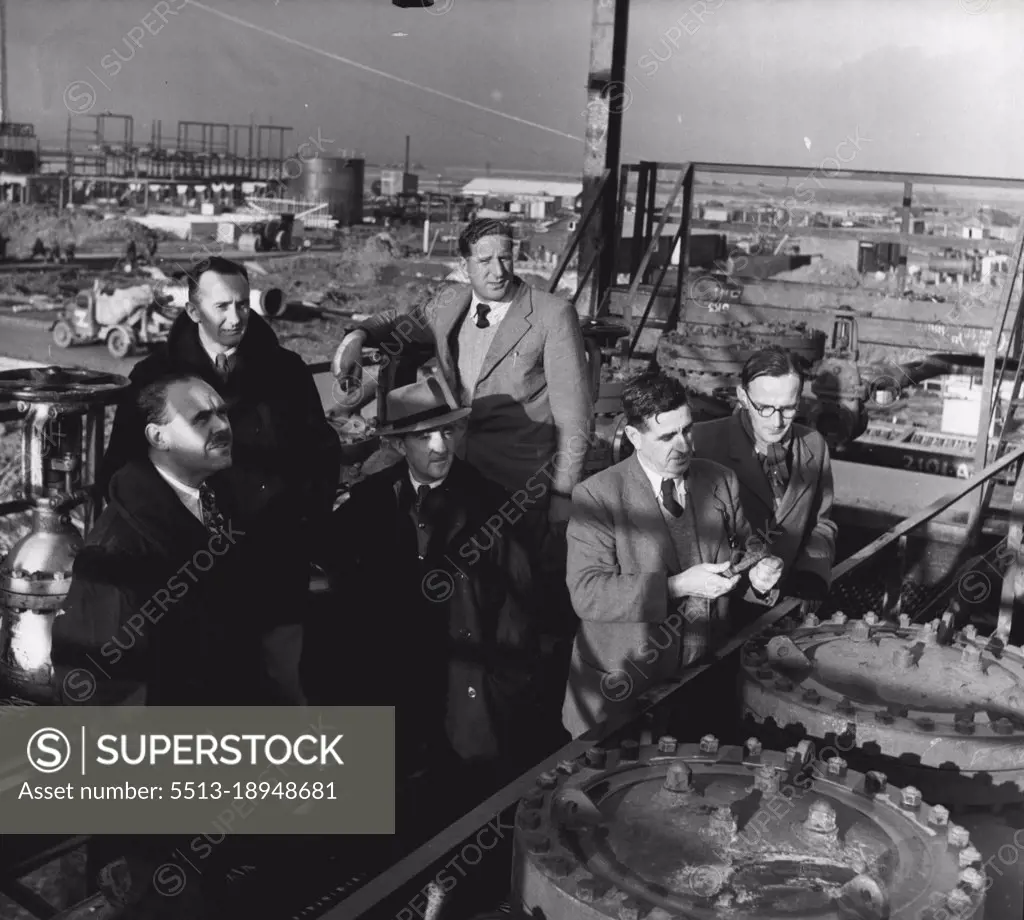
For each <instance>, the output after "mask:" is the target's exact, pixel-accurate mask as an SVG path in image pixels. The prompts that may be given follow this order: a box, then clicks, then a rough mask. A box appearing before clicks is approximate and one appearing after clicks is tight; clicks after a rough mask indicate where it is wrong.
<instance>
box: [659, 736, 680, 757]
mask: <svg viewBox="0 0 1024 920" xmlns="http://www.w3.org/2000/svg"><path fill="white" fill-rule="evenodd" d="M678 748H679V742H678V741H676V739H675V738H673V737H672V736H671V735H662V736H661V737H660V738H659V739H658V751H659V752H660V753H662V754H674V753H675V752H676V750H677V749H678Z"/></svg>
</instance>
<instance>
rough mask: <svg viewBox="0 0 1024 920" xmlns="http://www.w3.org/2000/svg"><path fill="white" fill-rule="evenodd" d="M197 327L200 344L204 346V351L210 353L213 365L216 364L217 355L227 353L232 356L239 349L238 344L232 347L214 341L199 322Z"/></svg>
mask: <svg viewBox="0 0 1024 920" xmlns="http://www.w3.org/2000/svg"><path fill="white" fill-rule="evenodd" d="M196 329H197V330H198V331H199V344H200V345H202V346H203V351H205V352H206V354H207V355H209V358H210V363H211V364H212V365H214V366H216V364H217V355H227V357H229V358H230V357H231V356H232V355H233V354H234V353H235V352H236V351H238V346H237V345H235V346H234V347H232V348H227V347H225V346H224V345H221V344H220V343H219V342H215V341H213V339H211V338H210V337H209V336H208V335H207V334H206V330H205V329H203V327H202V326H201V325H200V324H199V323H196Z"/></svg>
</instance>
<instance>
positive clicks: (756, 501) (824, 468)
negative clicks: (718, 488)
mask: <svg viewBox="0 0 1024 920" xmlns="http://www.w3.org/2000/svg"><path fill="white" fill-rule="evenodd" d="M693 446H694V453H695V454H696V455H697V456H698V457H705V458H707V459H708V460H714V461H715V462H716V463H720V464H722V466H726V467H728V468H729V469H730V470H732V471H733V472H734V473H735V474H736V477H737V478H738V479H739V483H740V502H741V503H742V505H743V513H744V514H745V515H746V518H747V521H748V522H749V523H750V526H751V527H752V528H753V530H754V534H755V536H757V535H759V536H761V538H762V539H764V540H766V541H767V543H768V544H769V552H771V554H772V555H773V556H778V557H779V558H781V559H782V561H783V564H784V566H785V568H784V569H783V579H784V580H783V582H782V590H783V593H785V591H786V582H787V581H791V580H792V578H793V576H794V575H798V574H799V573H801V572H810V573H812V574H814V575H817V576H818V577H819V578H821V579H822V581H824V583H825V585H826V586H827V585H829V584H830V583H831V580H832V563H833V561H834V559H835V555H836V525H835V523H834V522H833V521H832V463H831V460H830V459H829V453H828V445H827V444H826V443H825V439H824V438H823V437H822V436H821V435H820V434H819V433H818V432H817V431H814V430H813V429H811V428H806V427H804V426H803V425H794V426H793V451H792V457H793V459H792V467H793V468H792V470H791V472H790V477H789V486H788V488H787V489H786V495H785V497H784V498H783V501H782V504H781V506H780V507H779V510H778V513H777V514H776V512H775V511H774V503H773V502H772V493H771V486H769V484H768V480H767V479H766V477H765V475H764V471H763V469H762V467H761V463H760V461H759V460H758V458H757V456H756V454H755V452H754V447H753V445H752V444H751V442H750V438H749V437H748V435H747V433H746V432H745V431H744V430H743V424H742V422H741V421H740V416H739V415H738V414H736V415H732V416H730V417H729V418H723V419H716V420H715V421H713V422H701V423H700V424H697V425H694V426H693Z"/></svg>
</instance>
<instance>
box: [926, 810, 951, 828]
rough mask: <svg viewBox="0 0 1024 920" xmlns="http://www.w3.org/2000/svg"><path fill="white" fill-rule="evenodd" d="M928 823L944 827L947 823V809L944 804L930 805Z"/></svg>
mask: <svg viewBox="0 0 1024 920" xmlns="http://www.w3.org/2000/svg"><path fill="white" fill-rule="evenodd" d="M928 823H929V824H933V825H935V826H936V827H945V826H946V825H947V824H948V823H949V809H948V808H946V806H945V805H932V809H931V812H930V813H929V815H928Z"/></svg>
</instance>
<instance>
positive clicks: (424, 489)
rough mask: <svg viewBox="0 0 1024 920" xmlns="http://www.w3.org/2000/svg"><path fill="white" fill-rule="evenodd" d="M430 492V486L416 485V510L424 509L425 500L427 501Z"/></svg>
mask: <svg viewBox="0 0 1024 920" xmlns="http://www.w3.org/2000/svg"><path fill="white" fill-rule="evenodd" d="M429 494H430V486H417V487H416V510H417V511H422V510H423V502H425V501H426V499H427V496H428V495H429Z"/></svg>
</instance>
